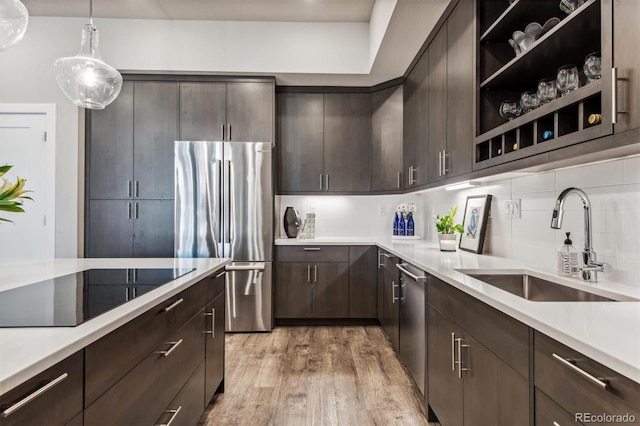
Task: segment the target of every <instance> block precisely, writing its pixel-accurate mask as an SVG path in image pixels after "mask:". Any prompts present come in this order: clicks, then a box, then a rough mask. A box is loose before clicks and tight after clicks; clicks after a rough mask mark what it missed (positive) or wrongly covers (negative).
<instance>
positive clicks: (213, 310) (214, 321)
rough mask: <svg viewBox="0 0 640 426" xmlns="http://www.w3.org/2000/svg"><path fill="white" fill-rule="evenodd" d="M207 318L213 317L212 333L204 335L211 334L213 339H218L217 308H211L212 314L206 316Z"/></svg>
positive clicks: (208, 313) (206, 332)
mask: <svg viewBox="0 0 640 426" xmlns="http://www.w3.org/2000/svg"><path fill="white" fill-rule="evenodd" d="M204 316H205V317H211V331H205V332H204V334H210V335H211V338H212V339H215V337H216V308H211V312H207V313H205V314H204Z"/></svg>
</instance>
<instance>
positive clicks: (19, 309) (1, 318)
mask: <svg viewBox="0 0 640 426" xmlns="http://www.w3.org/2000/svg"><path fill="white" fill-rule="evenodd" d="M193 270H194V268H182V269H172V268H163V269H87V270H85V271H81V272H76V273H73V274H69V275H63V276H61V277H56V278H51V279H49V280H45V281H40V282H37V283H33V284H27V285H24V286H20V287H16V288H12V289H9V290H5V291H0V327H75V326H76V325H78V324H82V323H83V322H85V321H87V320H89V319H91V318H94V317H96V316H98V315H100V314H102V313H104V312H107V311H108V310H111V309H113V308H115V307H117V306H120V305H122V304H123V303H126V302H128V301H130V300H133V299H135V298H136V297H138V296H140V295H142V294H144V293H148V292H149V291H151V290H154V289H156V288H158V287H160V286H161V285H163V284H166V283H168V282H170V281H173V280H174V279H176V278H178V277H180V276H182V275H184V274H187V273H189V272H191V271H193Z"/></svg>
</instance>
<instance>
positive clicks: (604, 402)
mask: <svg viewBox="0 0 640 426" xmlns="http://www.w3.org/2000/svg"><path fill="white" fill-rule="evenodd" d="M533 362H534V372H535V373H534V383H535V387H536V424H542V423H541V421H542V419H544V417H541V418H539V413H538V406H537V404H538V398H539V394H540V393H541V392H542V393H544V395H546V396H548V397H549V398H550V399H551V400H553V402H554V403H555V404H557V405H558V406H560V407H562V409H563V410H564V411H566V412H568V413H570V414H571V417H573V416H576V417H575V420H577V421H578V422H583V423H585V424H587V423H588V424H612V423H616V421H615V420H610V421H607V420H606V419H603V418H601V419H598V418H594V417H595V416H597V415H601V414H608V415H612V416H615V415H621V416H623V415H625V414H627V417H631V416H632V417H634V418H635V422H636V423H633V422H631V424H637V423H638V422H640V383H637V382H634V381H633V380H631V379H628V378H627V377H624V376H622V375H621V374H619V373H617V372H615V371H613V370H611V369H610V368H607V367H605V366H604V365H602V364H600V363H598V362H596V361H594V360H592V359H590V358H589V357H587V356H585V355H583V354H581V353H580V352H578V351H576V350H573V349H571V348H569V347H567V346H565V345H563V344H562V343H560V342H557V341H555V340H553V339H551V338H550V337H548V336H546V335H544V334H542V333H539V332H537V331H536V333H535V335H534V359H533ZM542 399H543V400H544V398H542ZM557 412H558V411H557V410H556V411H555V412H554V414H555V413H557ZM542 413H544V412H542ZM542 413H540V415H542ZM587 415H592V416H594V417H590V418H589V419H587V417H586V416H587ZM572 420H573V419H572ZM603 420H604V421H603ZM555 421H557V422H558V423H559V424H563V423H561V422H560V421H558V420H557V419H556V420H555ZM628 422H629V421H627V423H628ZM617 423H624V421H623V420H622V419H621V420H619V421H618V422H617Z"/></svg>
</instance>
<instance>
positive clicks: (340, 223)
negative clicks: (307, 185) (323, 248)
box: [276, 194, 425, 238]
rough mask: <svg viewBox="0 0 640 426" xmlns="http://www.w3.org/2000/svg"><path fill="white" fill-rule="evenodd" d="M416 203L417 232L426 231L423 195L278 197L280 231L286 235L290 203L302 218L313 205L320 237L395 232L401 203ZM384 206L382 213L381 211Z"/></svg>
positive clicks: (379, 236) (282, 234) (419, 233)
mask: <svg viewBox="0 0 640 426" xmlns="http://www.w3.org/2000/svg"><path fill="white" fill-rule="evenodd" d="M403 202H411V203H415V204H416V209H417V212H416V215H415V221H416V229H415V232H416V235H422V233H423V221H422V220H421V219H420V218H421V217H422V216H423V215H424V214H425V212H424V209H423V208H422V197H421V196H420V195H417V194H413V195H366V196H365V195H358V196H348V197H345V196H331V195H316V196H294V195H281V196H277V197H276V212H279V213H276V214H277V215H278V217H277V220H278V223H279V233H278V232H276V236H284V235H285V233H284V229H283V224H282V222H283V216H284V211H285V209H286V208H287V207H288V206H291V207H295V208H296V209H297V210H298V211H299V212H300V214H301V215H302V217H303V218H304V215H305V213H307V212H309V209H310V208H313V209H314V211H315V213H316V237H375V238H384V237H389V236H391V235H392V234H393V218H394V213H395V209H396V207H397V205H398V204H400V203H403ZM380 208H382V209H383V212H382V214H380V213H381V212H380V211H379V210H380Z"/></svg>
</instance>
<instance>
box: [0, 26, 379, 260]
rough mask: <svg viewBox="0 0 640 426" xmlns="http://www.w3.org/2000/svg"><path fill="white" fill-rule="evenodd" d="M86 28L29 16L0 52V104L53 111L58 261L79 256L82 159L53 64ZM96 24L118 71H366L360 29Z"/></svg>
mask: <svg viewBox="0 0 640 426" xmlns="http://www.w3.org/2000/svg"><path fill="white" fill-rule="evenodd" d="M85 23H86V19H79V18H42V17H32V18H31V20H30V23H29V29H28V30H27V33H26V35H25V38H24V39H23V40H22V41H21V42H20V43H19V44H17V45H16V46H14V47H13V48H11V49H8V50H7V51H5V52H2V53H1V54H0V103H54V104H56V105H57V153H56V158H55V162H56V193H55V197H56V256H57V257H76V256H78V255H80V254H81V253H78V236H79V234H78V228H79V227H81V226H82V223H81V220H80V219H79V213H78V212H79V209H82V208H83V206H82V195H81V194H79V191H80V192H82V181H83V179H84V175H83V173H82V172H81V170H83V168H82V167H83V166H82V164H83V162H84V158H83V154H82V153H83V148H82V147H80V146H79V144H80V143H81V142H82V140H81V138H79V135H78V133H79V129H80V125H79V124H81V123H79V116H81V115H82V114H83V110H81V109H78V108H76V107H75V106H74V105H73V104H72V103H71V101H69V100H68V99H67V98H66V97H65V96H64V95H63V94H62V92H61V91H60V89H59V88H58V86H57V84H56V82H55V79H54V76H53V62H54V61H55V60H56V59H58V58H60V57H63V56H73V55H75V54H76V53H77V51H78V49H79V47H80V34H81V29H82V26H83V25H84V24H85ZM95 24H96V26H97V27H98V30H99V31H100V39H101V43H100V46H101V50H102V56H103V58H104V59H105V61H106V62H107V63H109V64H111V65H113V66H115V67H116V68H119V69H130V70H149V71H184V72H195V71H201V72H229V73H230V72H238V73H251V72H262V73H275V72H308V71H309V70H313V71H314V72H323V73H366V72H368V69H369V64H368V61H369V57H368V52H369V41H368V37H369V36H368V24H366V23H364V24H363V23H352V24H340V23H270V22H259V23H255V22H251V23H247V22H187V21H153V20H113V19H97V20H95ZM0 161H1V158H0ZM79 200H80V201H79ZM80 216H81V213H80Z"/></svg>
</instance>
